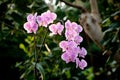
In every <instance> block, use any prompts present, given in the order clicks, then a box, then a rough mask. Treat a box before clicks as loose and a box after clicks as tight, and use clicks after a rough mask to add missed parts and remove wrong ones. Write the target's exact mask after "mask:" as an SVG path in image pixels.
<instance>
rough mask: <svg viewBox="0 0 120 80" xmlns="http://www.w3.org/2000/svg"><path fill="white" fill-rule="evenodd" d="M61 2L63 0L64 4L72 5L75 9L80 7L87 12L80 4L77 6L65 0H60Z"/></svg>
mask: <svg viewBox="0 0 120 80" xmlns="http://www.w3.org/2000/svg"><path fill="white" fill-rule="evenodd" d="M60 1H61V2H64V3H65V4H66V5H69V6H72V7H74V8H77V9H80V10H81V11H82V12H83V13H86V12H88V11H87V10H86V9H85V8H84V7H82V6H78V5H74V4H72V3H70V2H67V1H65V0H60Z"/></svg>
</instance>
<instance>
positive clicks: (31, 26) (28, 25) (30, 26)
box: [24, 21, 38, 34]
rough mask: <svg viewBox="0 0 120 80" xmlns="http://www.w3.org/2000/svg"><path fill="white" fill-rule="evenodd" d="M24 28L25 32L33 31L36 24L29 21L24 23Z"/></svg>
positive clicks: (35, 29)
mask: <svg viewBox="0 0 120 80" xmlns="http://www.w3.org/2000/svg"><path fill="white" fill-rule="evenodd" d="M24 29H25V30H26V31H27V33H32V32H33V33H35V34H36V31H37V30H38V24H37V23H36V22H34V21H29V22H26V23H25V24H24Z"/></svg>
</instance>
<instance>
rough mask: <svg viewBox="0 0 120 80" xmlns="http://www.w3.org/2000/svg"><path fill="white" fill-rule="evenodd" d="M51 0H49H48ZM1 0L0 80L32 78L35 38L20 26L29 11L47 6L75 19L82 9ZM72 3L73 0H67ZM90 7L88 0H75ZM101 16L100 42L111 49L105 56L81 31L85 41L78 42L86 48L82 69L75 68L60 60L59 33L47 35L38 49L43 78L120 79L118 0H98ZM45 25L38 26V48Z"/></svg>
mask: <svg viewBox="0 0 120 80" xmlns="http://www.w3.org/2000/svg"><path fill="white" fill-rule="evenodd" d="M46 1H47V0H46ZM51 1H52V0H51ZM53 1H55V2H54V3H45V1H44V0H0V80H8V79H9V80H35V78H34V61H33V54H34V52H33V47H34V44H33V43H34V38H33V35H32V34H27V33H26V31H25V30H24V29H23V24H24V23H25V22H26V16H27V15H28V14H29V13H34V12H38V14H41V13H43V12H45V11H47V10H48V9H50V10H52V11H54V12H55V13H56V14H57V15H58V18H57V21H65V20H66V19H70V20H71V21H75V22H78V19H79V16H80V15H81V11H80V10H78V9H76V8H72V7H70V6H67V5H65V4H63V3H60V2H59V0H53ZM67 1H69V2H71V3H74V2H75V0H67ZM78 1H79V2H80V5H83V6H84V7H86V8H87V9H88V10H90V4H89V0H78ZM98 7H99V11H100V14H101V17H102V24H101V26H102V31H103V32H104V34H105V36H104V39H103V41H102V44H103V45H104V46H105V47H106V50H110V51H111V54H110V55H109V57H108V56H106V55H101V53H102V52H101V50H100V49H99V47H97V46H96V45H95V43H93V41H91V40H90V39H89V38H88V36H86V34H85V33H84V31H83V32H82V36H83V37H84V42H83V43H82V44H81V45H82V46H84V47H85V48H86V49H87V50H88V54H87V57H86V60H87V62H88V67H87V68H86V69H85V70H80V69H76V68H75V65H74V64H72V63H69V64H66V63H65V62H64V61H62V60H61V57H60V56H61V49H60V48H59V47H58V43H59V41H60V40H62V38H60V36H54V37H50V36H49V35H47V36H46V37H47V39H46V40H45V45H46V46H47V47H46V46H44V45H43V47H42V51H41V53H39V55H40V57H39V63H38V65H37V66H38V70H39V72H40V73H41V74H40V75H41V77H44V79H45V80H93V79H94V80H120V76H119V73H120V1H119V0H98ZM44 33H46V29H44V28H41V29H39V37H38V38H37V42H38V45H37V47H38V52H39V48H40V47H41V43H42V41H43V38H44V36H45V35H44Z"/></svg>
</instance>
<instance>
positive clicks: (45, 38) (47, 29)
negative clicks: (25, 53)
mask: <svg viewBox="0 0 120 80" xmlns="http://www.w3.org/2000/svg"><path fill="white" fill-rule="evenodd" d="M47 33H48V28H47V29H46V33H45V36H44V37H43V40H42V43H41V47H40V50H39V52H38V53H41V50H42V47H43V45H44V42H45V39H46V37H47Z"/></svg>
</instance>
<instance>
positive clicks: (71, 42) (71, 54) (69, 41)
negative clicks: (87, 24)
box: [24, 10, 87, 69]
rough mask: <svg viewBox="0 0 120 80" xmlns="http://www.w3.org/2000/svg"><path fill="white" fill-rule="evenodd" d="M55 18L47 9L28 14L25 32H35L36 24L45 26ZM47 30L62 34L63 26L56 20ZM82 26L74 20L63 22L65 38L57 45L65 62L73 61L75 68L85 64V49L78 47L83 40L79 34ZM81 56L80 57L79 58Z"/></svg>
mask: <svg viewBox="0 0 120 80" xmlns="http://www.w3.org/2000/svg"><path fill="white" fill-rule="evenodd" d="M56 18H57V15H56V14H55V13H53V12H50V11H49V10H48V11H47V12H44V13H42V14H41V15H37V13H35V14H34V15H33V14H29V15H28V16H27V22H26V23H25V24H24V29H25V30H26V31H27V33H34V34H36V32H37V30H38V26H44V27H47V26H48V25H49V24H50V23H53V21H54V20H55V19H56ZM49 30H50V31H51V34H53V35H57V34H59V35H62V31H63V30H64V26H63V25H62V24H61V23H60V22H58V23H56V24H51V25H50V26H49ZM82 30H83V28H82V27H81V26H80V25H78V24H77V23H75V22H71V21H70V20H67V21H66V22H65V38H66V40H64V41H61V42H60V43H59V47H60V48H62V52H63V54H62V55H61V58H62V59H63V60H64V61H65V62H66V63H69V62H75V63H76V68H77V67H79V68H80V69H84V68H85V67H86V66H87V62H86V61H85V60H84V58H85V56H86V54H87V51H86V49H85V48H84V47H80V43H81V42H82V41H83V38H82V37H81V36H80V32H82ZM80 58H81V59H80Z"/></svg>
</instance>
